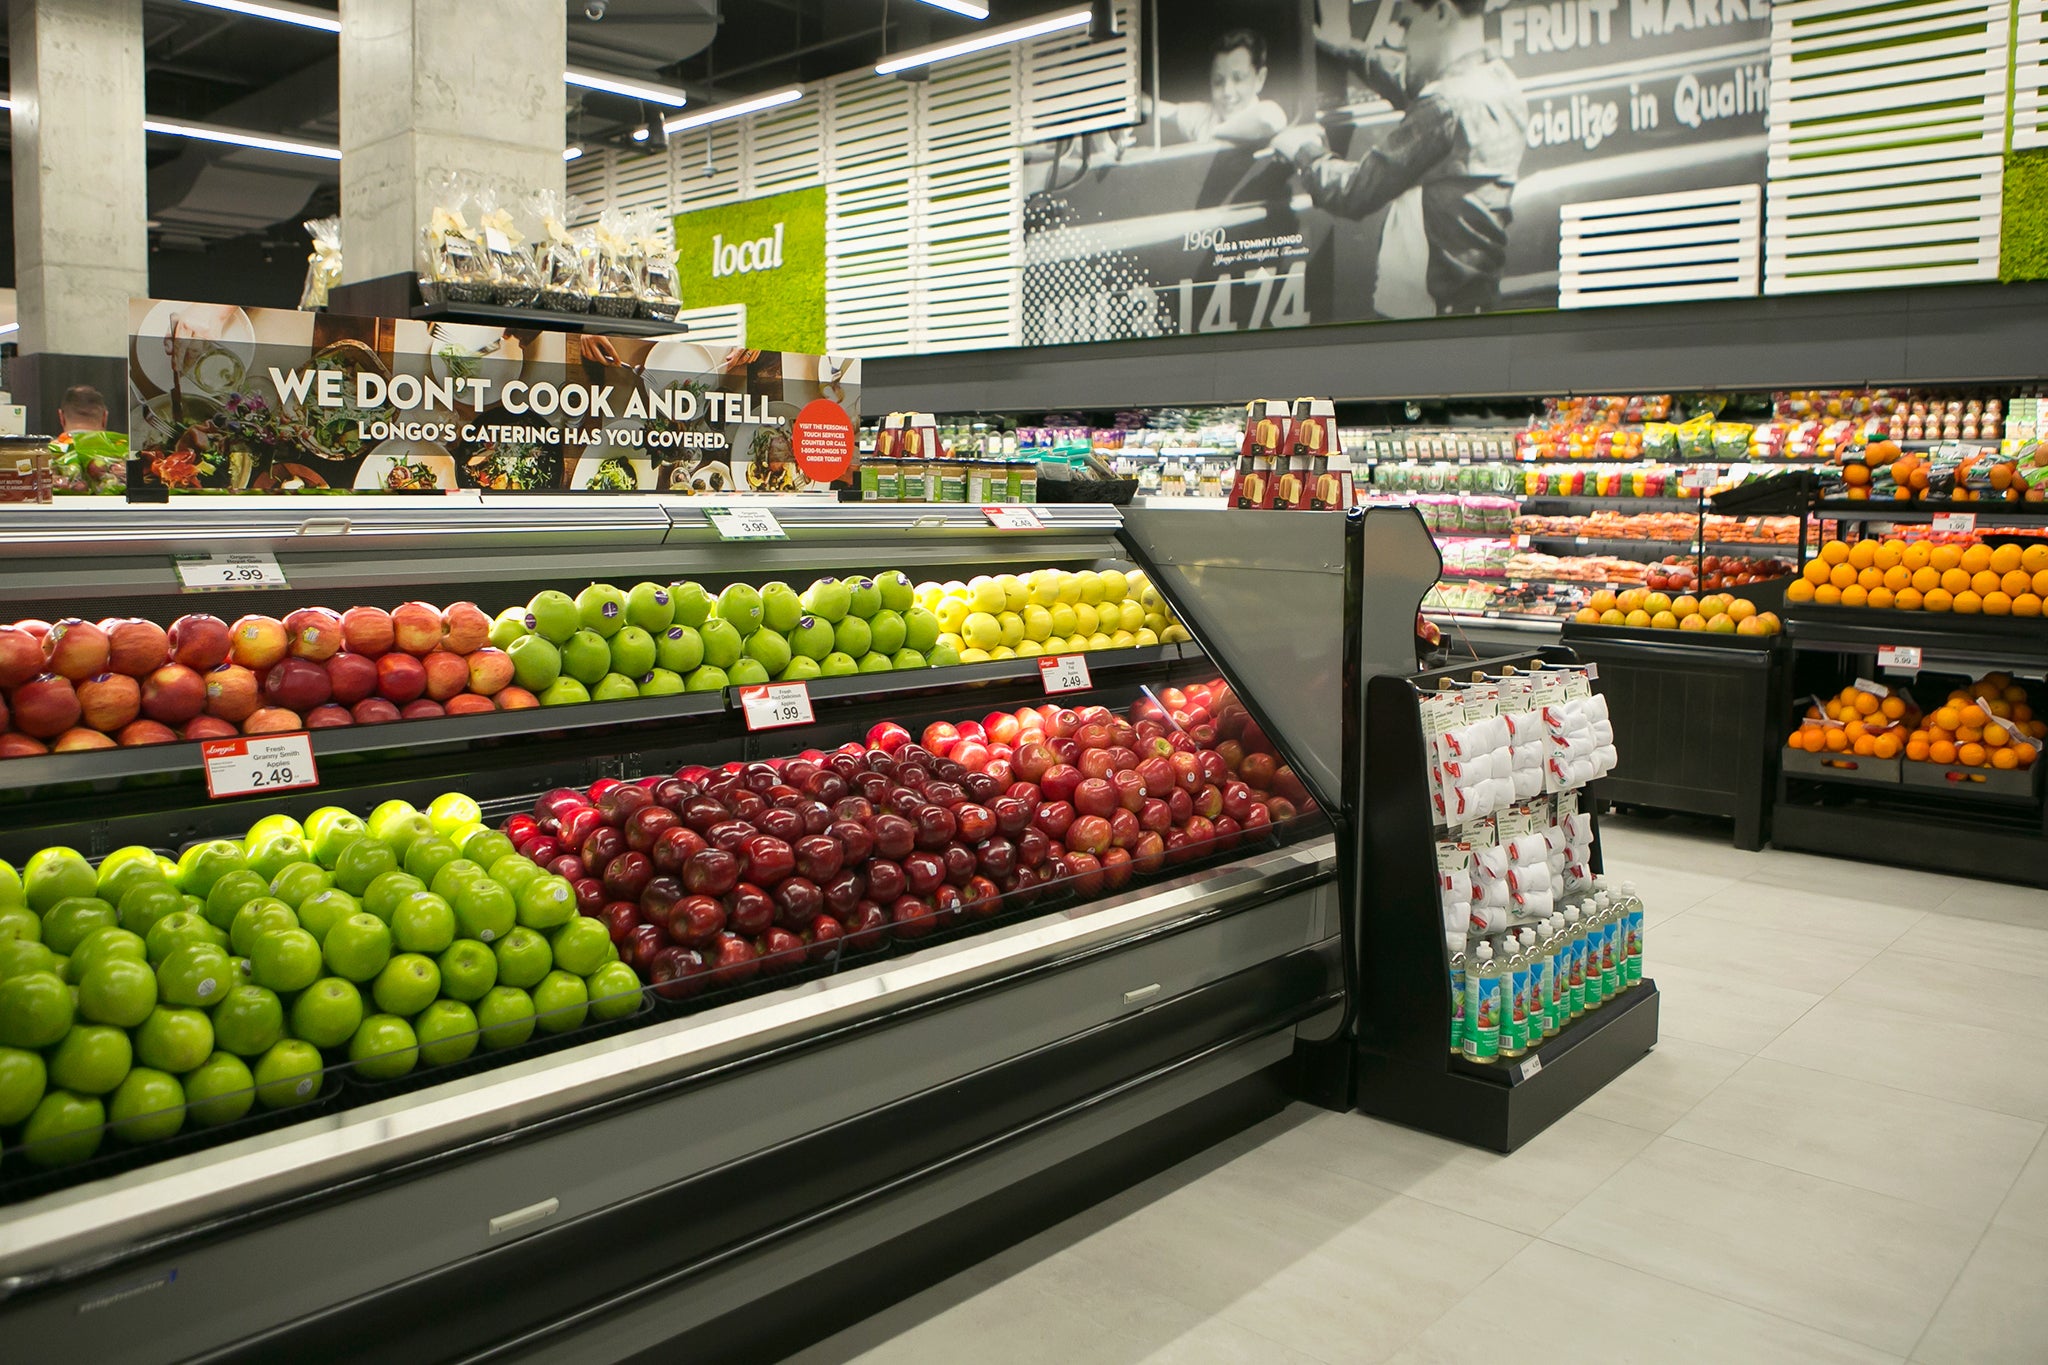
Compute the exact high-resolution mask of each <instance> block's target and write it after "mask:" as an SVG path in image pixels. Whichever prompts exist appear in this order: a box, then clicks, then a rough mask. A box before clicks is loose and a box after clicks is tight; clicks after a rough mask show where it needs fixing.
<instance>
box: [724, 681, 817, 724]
mask: <svg viewBox="0 0 2048 1365" xmlns="http://www.w3.org/2000/svg"><path fill="white" fill-rule="evenodd" d="M740 710H742V711H743V712H745V713H746V717H747V728H748V729H749V730H781V729H784V728H786V727H788V726H791V725H809V724H810V723H811V722H812V721H813V720H815V719H816V718H817V717H816V716H815V715H814V714H813V713H812V711H811V692H810V689H809V688H807V687H805V686H804V685H803V684H802V683H800V682H790V683H756V684H754V685H753V686H751V687H742V688H741V689H740Z"/></svg>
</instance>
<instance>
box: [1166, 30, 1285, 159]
mask: <svg viewBox="0 0 2048 1365" xmlns="http://www.w3.org/2000/svg"><path fill="white" fill-rule="evenodd" d="M1266 76H1267V59H1266V40H1265V39H1264V38H1263V37H1261V36H1260V35H1258V34H1256V33H1254V32H1252V31H1251V30H1250V29H1244V28H1240V29H1232V30H1231V31H1230V32H1228V33H1226V34H1224V35H1223V36H1222V37H1220V38H1218V39H1217V40H1216V42H1215V45H1214V46H1213V47H1211V48H1210V49H1209V100H1208V103H1206V104H1204V103H1200V102H1197V101H1188V102H1185V103H1177V102H1175V101H1172V100H1158V101H1155V100H1154V99H1153V98H1152V96H1150V95H1144V96H1141V97H1140V100H1139V113H1140V114H1141V115H1142V117H1144V118H1147V119H1151V118H1157V119H1158V120H1159V122H1160V125H1161V127H1162V128H1163V129H1165V130H1166V131H1168V132H1170V133H1172V134H1174V135H1175V136H1176V137H1178V138H1179V139H1180V140H1182V141H1184V142H1204V141H1215V142H1235V143H1241V144H1244V145H1247V146H1263V145H1264V144H1265V143H1266V141H1267V139H1269V138H1271V137H1272V136H1273V134H1275V133H1277V132H1279V131H1280V130H1281V129H1282V128H1285V127H1286V126H1287V111H1286V110H1285V109H1283V108H1281V107H1280V105H1279V104H1278V103H1277V102H1275V101H1273V100H1269V99H1267V98H1265V91H1266Z"/></svg>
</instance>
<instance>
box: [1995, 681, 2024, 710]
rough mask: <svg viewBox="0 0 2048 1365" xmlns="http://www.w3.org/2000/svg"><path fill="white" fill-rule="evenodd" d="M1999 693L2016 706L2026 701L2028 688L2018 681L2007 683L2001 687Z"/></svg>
mask: <svg viewBox="0 0 2048 1365" xmlns="http://www.w3.org/2000/svg"><path fill="white" fill-rule="evenodd" d="M1998 695H1999V696H2001V697H2003V698H2005V700H2007V701H2009V702H2011V703H2012V704H2013V705H2014V706H2018V705H2020V704H2021V703H2022V702H2024V701H2026V699H2027V689H2026V688H2024V687H2021V686H2020V685H2019V684H2018V683H2007V684H2006V685H2005V686H2004V687H2002V688H2000V689H1999V692H1998Z"/></svg>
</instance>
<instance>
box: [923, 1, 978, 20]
mask: <svg viewBox="0 0 2048 1365" xmlns="http://www.w3.org/2000/svg"><path fill="white" fill-rule="evenodd" d="M924 3H926V4H927V5H930V6H931V7H932V8H933V9H942V10H947V11H949V12H951V13H953V14H964V15H966V16H967V17H968V18H969V19H986V18H988V6H987V5H984V4H982V3H981V2H980V0H924Z"/></svg>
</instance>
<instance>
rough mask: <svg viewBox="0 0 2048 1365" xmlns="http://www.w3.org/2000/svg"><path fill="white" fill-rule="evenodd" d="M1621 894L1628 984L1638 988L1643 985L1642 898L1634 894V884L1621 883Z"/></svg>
mask: <svg viewBox="0 0 2048 1365" xmlns="http://www.w3.org/2000/svg"><path fill="white" fill-rule="evenodd" d="M1621 894H1622V896H1623V898H1624V899H1625V900H1626V902H1627V907H1628V920H1627V929H1628V969H1627V970H1628V984H1629V985H1630V986H1631V987H1634V986H1640V985H1642V984H1643V898H1642V897H1641V896H1639V895H1637V894H1636V884H1635V883H1634V882H1623V883H1622V884H1621Z"/></svg>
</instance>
